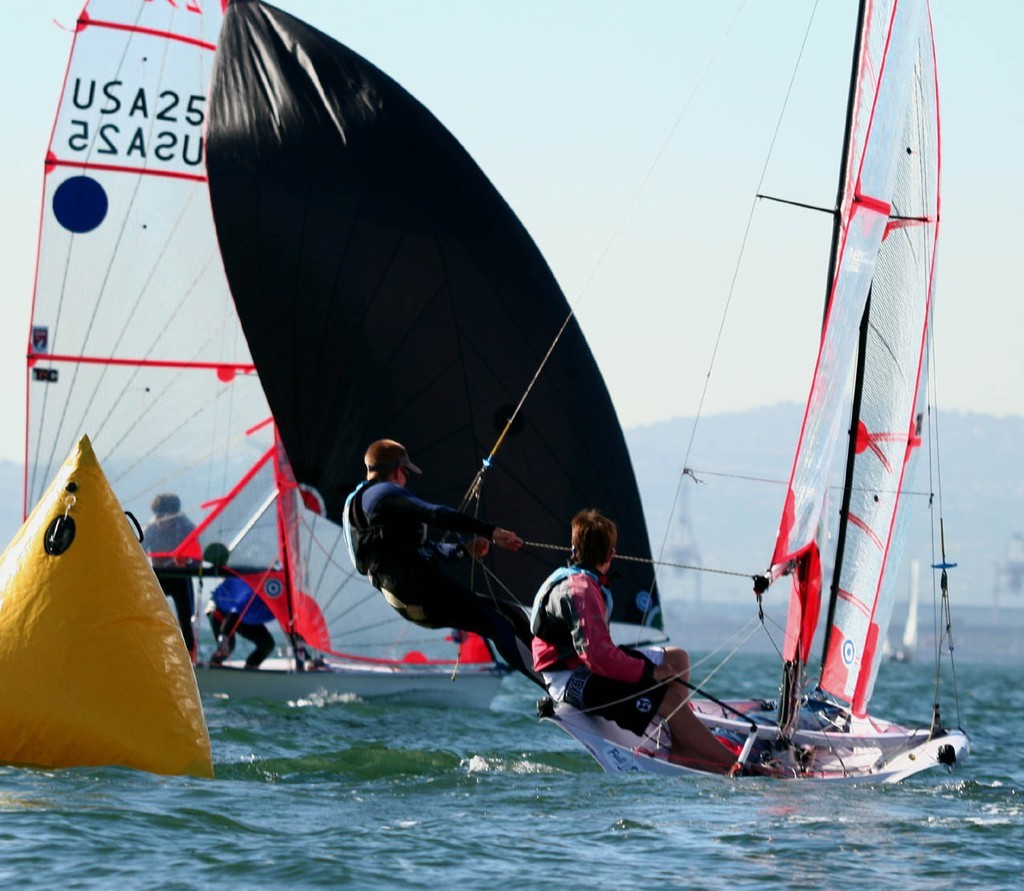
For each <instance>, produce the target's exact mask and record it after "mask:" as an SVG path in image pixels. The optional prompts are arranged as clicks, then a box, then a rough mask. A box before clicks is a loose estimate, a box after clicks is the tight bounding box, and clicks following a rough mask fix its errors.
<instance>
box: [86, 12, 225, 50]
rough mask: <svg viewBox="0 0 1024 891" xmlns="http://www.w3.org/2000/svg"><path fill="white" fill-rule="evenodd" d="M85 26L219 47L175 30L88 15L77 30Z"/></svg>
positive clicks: (204, 47)
mask: <svg viewBox="0 0 1024 891" xmlns="http://www.w3.org/2000/svg"><path fill="white" fill-rule="evenodd" d="M84 28H110V29H112V30H114V31H130V32H131V33H133V34H147V35H149V36H150V37H162V38H164V39H166V40H177V41H179V42H180V43H187V44H189V45H191V46H198V47H200V48H202V49H208V50H210V51H211V52H213V51H214V50H216V49H217V44H215V43H210V42H208V41H206V40H200V39H199V38H198V37H186V36H185V35H184V34H175V33H174V32H173V31H159V30H157V29H156V28H141V27H139V26H138V25H125V24H122V23H121V22H105V21H102V20H100V19H91V18H89V17H88V16H87V15H86V16H82V17H81V18H80V19H79V20H78V29H77V30H79V31H81V30H83V29H84Z"/></svg>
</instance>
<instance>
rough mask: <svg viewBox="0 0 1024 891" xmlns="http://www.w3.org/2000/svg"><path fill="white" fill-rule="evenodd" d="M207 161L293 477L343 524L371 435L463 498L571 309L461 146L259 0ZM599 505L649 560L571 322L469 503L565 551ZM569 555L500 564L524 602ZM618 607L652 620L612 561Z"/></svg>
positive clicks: (232, 64)
mask: <svg viewBox="0 0 1024 891" xmlns="http://www.w3.org/2000/svg"><path fill="white" fill-rule="evenodd" d="M207 168H208V172H209V187H210V194H211V199H212V203H213V210H214V218H215V222H216V227H217V234H218V238H219V240H220V245H221V253H222V256H223V260H224V266H225V270H226V272H227V275H228V280H229V282H230V286H231V290H232V293H233V296H234V299H235V303H236V305H237V307H238V313H239V316H240V318H241V321H242V326H243V329H244V331H245V334H246V338H247V339H248V341H249V346H250V349H251V352H252V356H253V360H254V362H255V364H256V367H257V369H258V371H259V376H260V380H261V382H262V384H263V387H264V389H265V391H266V394H267V399H268V401H269V403H270V406H271V409H272V411H273V414H274V419H275V422H276V424H277V427H278V430H279V432H280V436H281V439H282V441H283V443H284V447H285V449H286V450H287V453H288V456H289V459H290V461H291V465H292V468H293V470H294V473H295V476H296V478H297V480H298V482H299V483H300V484H303V485H306V486H309V487H312V488H315V489H316V490H317V492H319V494H320V496H321V497H322V499H323V502H324V505H325V510H326V515H327V517H328V518H330V519H333V520H335V521H340V518H341V513H342V507H343V504H344V499H345V496H346V494H347V492H348V491H349V490H350V489H351V488H352V487H353V486H354V485H355V484H356V483H357V482H358V481H359V479H361V478H362V475H363V466H362V455H363V452H364V450H365V448H366V446H367V444H368V443H369V442H371V441H373V440H375V439H377V438H380V437H392V438H395V439H398V440H400V441H401V442H403V443H404V444H405V445H406V446H407V447H408V448H409V450H410V453H411V454H412V457H413V460H415V461H416V463H417V464H419V465H420V466H421V467H422V468H423V469H424V471H425V472H424V475H423V476H422V478H417V479H416V481H415V484H414V488H415V490H416V492H417V494H419V495H421V496H422V497H425V498H427V499H430V500H433V501H438V502H442V503H448V504H458V503H459V502H460V500H461V499H462V497H463V495H464V494H465V492H466V490H467V486H468V484H469V483H470V482H471V480H472V479H473V477H474V475H475V474H476V472H477V470H478V468H479V467H480V466H481V460H482V459H483V458H485V457H486V456H487V455H488V454H489V453H490V452H491V449H492V447H493V446H494V444H495V442H496V441H497V439H498V437H499V435H500V434H501V432H502V430H503V429H504V428H505V425H506V421H507V420H508V419H509V418H510V417H511V416H512V413H513V411H514V408H515V406H516V404H517V403H518V402H519V400H520V398H521V396H522V395H523V393H524V392H525V390H526V388H527V385H528V384H529V382H530V380H531V378H532V377H533V375H534V373H535V372H536V371H537V369H538V367H540V365H541V362H542V359H543V357H544V355H545V353H546V352H547V350H548V348H549V347H550V345H551V344H552V342H553V341H554V339H555V337H556V334H557V332H558V331H559V329H560V327H561V326H562V324H563V322H564V321H565V319H566V317H567V316H568V314H569V306H568V303H567V301H566V300H565V297H564V296H563V294H562V292H561V290H560V288H559V287H558V284H557V283H556V281H555V278H554V276H553V275H552V273H551V271H550V269H549V268H548V266H547V264H546V262H545V261H544V258H543V257H542V256H541V254H540V251H539V250H538V249H537V247H536V245H535V244H534V243H533V241H532V239H531V238H530V236H529V235H528V233H527V232H526V230H525V229H524V228H523V226H522V224H521V223H520V222H519V220H518V219H517V218H516V216H515V214H514V213H513V212H512V210H511V209H510V208H509V206H508V205H507V204H506V203H505V201H504V200H503V199H502V198H501V196H500V195H499V194H498V192H497V191H496V190H495V188H494V187H493V186H492V185H491V183H490V182H489V181H488V179H487V178H486V176H485V175H484V174H483V173H482V171H481V170H480V168H479V167H478V166H477V165H476V163H475V162H474V161H473V160H472V158H470V156H469V155H468V153H467V152H466V151H465V150H464V149H463V148H462V146H460V145H459V143H458V142H457V141H456V140H455V138H454V137H453V136H452V135H451V134H450V133H449V132H448V131H447V130H446V129H445V128H444V127H443V126H442V125H441V124H440V123H439V122H438V121H437V120H436V119H435V118H434V116H433V115H432V114H431V113H430V112H429V111H427V109H426V108H424V107H423V105H421V104H420V103H419V102H418V101H417V100H415V99H414V98H413V97H412V96H410V95H409V94H408V93H407V92H406V91H405V90H404V89H403V88H402V87H400V86H399V85H398V84H397V83H395V82H394V81H393V80H391V79H390V78H389V77H388V76H387V75H385V74H383V73H382V72H381V71H379V70H378V69H377V68H375V67H374V66H373V65H371V64H370V63H369V62H367V61H366V60H365V59H363V58H361V57H360V56H358V55H357V54H355V53H354V52H352V51H351V50H349V49H348V48H346V47H345V46H343V45H341V44H340V43H338V42H337V41H335V40H333V39H332V38H330V37H328V36H326V35H324V34H322V33H320V32H319V31H317V30H315V29H314V28H312V27H310V26H309V25H307V24H305V23H303V22H301V21H299V20H298V19H295V18H294V17H292V16H290V15H287V14H286V13H283V12H281V11H280V10H278V9H275V8H274V7H272V6H269V5H267V4H265V3H261V2H255V0H240V2H239V0H235V2H232V3H231V4H230V5H229V7H228V9H227V12H226V16H225V20H224V25H223V29H222V31H221V36H220V42H219V47H218V53H217V60H216V63H215V69H214V75H213V85H212V89H211V96H210V116H209V125H208V143H207ZM582 507H596V508H598V509H600V510H602V511H603V512H605V513H606V514H608V515H609V516H611V517H613V518H614V519H615V520H616V521H617V522H618V523H619V526H620V539H619V546H618V550H619V551H620V553H622V554H627V555H635V556H638V557H641V558H645V557H649V556H650V545H649V541H648V537H647V531H646V527H645V524H644V519H643V513H642V509H641V504H640V498H639V494H638V492H637V488H636V481H635V478H634V474H633V470H632V466H631V463H630V459H629V455H628V452H627V450H626V445H625V441H624V438H623V435H622V431H621V428H620V426H619V423H618V420H617V417H616V414H615V409H614V407H613V405H612V402H611V399H610V397H609V395H608V392H607V389H606V387H605V384H604V382H603V380H602V378H601V374H600V372H599V370H598V368H597V365H596V363H595V361H594V358H593V356H592V355H591V353H590V350H589V348H588V346H587V344H586V341H585V339H584V337H583V334H582V333H581V331H580V329H579V326H578V325H577V324H576V322H575V320H574V319H573V320H571V321H570V322H569V324H568V326H567V327H566V329H565V332H564V333H563V334H562V336H561V339H560V341H559V342H558V345H557V347H556V349H555V350H554V352H553V353H552V355H551V358H550V360H549V361H548V363H547V365H546V366H545V368H544V371H543V373H542V374H541V376H540V378H539V379H538V380H537V382H536V384H535V386H534V388H533V390H532V391H531V394H530V396H529V398H528V399H527V400H526V402H525V405H524V407H523V410H522V412H521V413H520V414H519V415H518V416H517V418H516V421H515V423H514V424H513V426H512V427H511V429H510V431H509V433H508V436H507V438H506V439H505V440H504V442H503V445H502V447H501V449H500V450H499V451H498V453H497V455H496V458H495V460H494V462H493V466H492V467H491V468H490V469H489V470H488V472H487V473H486V475H485V481H484V485H483V487H482V494H481V499H480V502H479V509H480V513H481V516H483V517H484V518H485V519H488V520H489V521H491V522H497V523H499V524H500V525H502V526H506V527H508V528H511V529H514V530H515V531H517V532H518V533H519V534H520V535H522V536H523V537H524V538H526V539H527V540H533V541H536V542H541V543H552V544H561V545H566V546H567V545H568V527H569V520H570V519H571V517H572V515H573V514H574V513H575V512H576V511H577V510H579V509H580V508H582ZM564 558H565V554H564V553H559V552H558V551H554V550H547V549H539V548H528V549H526V551H524V552H522V553H519V554H514V555H510V554H506V553H498V554H494V555H493V559H494V569H495V572H496V574H497V576H498V578H500V579H501V581H502V583H503V584H504V585H505V586H507V588H508V589H509V590H510V591H512V593H514V594H515V595H516V597H518V598H519V599H520V600H522V601H524V602H526V601H529V600H531V599H532V597H533V593H534V591H535V590H536V588H537V585H538V584H539V583H540V581H541V580H542V579H543V578H544V577H545V575H546V574H547V573H548V572H549V571H550V569H551V568H552V567H554V566H555V565H558V564H559V563H560V562H562V561H563V560H564ZM620 571H621V572H622V575H623V577H622V578H620V579H618V580H617V581H616V582H615V587H616V589H617V602H616V606H615V612H614V615H613V619H614V620H615V621H620V622H629V623H632V624H647V625H653V626H655V627H659V628H660V627H661V615H660V609H659V608H658V604H657V597H656V594H655V592H654V583H653V571H652V569H651V568H650V566H646V565H644V564H642V563H630V564H625V563H624V564H622V565H621V567H620Z"/></svg>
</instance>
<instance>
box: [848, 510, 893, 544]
mask: <svg viewBox="0 0 1024 891" xmlns="http://www.w3.org/2000/svg"><path fill="white" fill-rule="evenodd" d="M846 517H847V520H848V521H849V522H850V523H852V524H853V525H854V526H856V527H857V528H858V529H860V531H861V532H863V533H864V534H865V535H866V536H867V537H868V540H869V541H870V542H871V543H872V544H873V545H874V546H875V547H876V548H878V550H880V551H881V550H882V549H883V547H884V546H883V545H882V540H881V539H880V538H879V537H878V536H877V535H876V534H875V533H874V530H872V528H871V527H870V526H869V525H868V524H867V523H865V522H864V520H862V519H861V518H860V517H858V516H857V515H856V514H853V513H848V514H847V515H846Z"/></svg>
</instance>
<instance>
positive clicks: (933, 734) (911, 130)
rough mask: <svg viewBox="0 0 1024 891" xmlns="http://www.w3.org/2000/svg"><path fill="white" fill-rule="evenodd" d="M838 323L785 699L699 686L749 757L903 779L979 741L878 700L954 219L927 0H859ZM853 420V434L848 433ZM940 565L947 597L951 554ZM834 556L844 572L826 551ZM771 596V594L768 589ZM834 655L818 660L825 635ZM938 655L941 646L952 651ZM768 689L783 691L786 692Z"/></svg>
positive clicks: (605, 735) (812, 406) (819, 398)
mask: <svg viewBox="0 0 1024 891" xmlns="http://www.w3.org/2000/svg"><path fill="white" fill-rule="evenodd" d="M834 220H835V225H834V233H833V244H832V250H831V255H830V259H829V273H828V291H827V295H826V313H825V321H824V325H823V329H822V333H821V341H820V345H819V351H818V358H817V362H816V366H815V369H814V374H813V379H812V383H811V389H810V395H809V397H808V400H807V406H806V410H805V413H804V417H803V425H802V429H801V431H800V436H799V440H798V446H797V451H796V455H795V458H794V462H793V469H792V474H791V477H790V480H789V485H788V488H787V494H786V498H785V503H784V508H783V511H782V518H781V521H780V524H779V527H778V534H777V539H776V543H775V549H774V553H773V555H772V558H771V562H770V568H769V569H768V571H767V572H766V573H765V575H764V576H763V577H761V578H760V579H759V580H758V583H757V589H758V593H759V596H760V594H762V593H764V592H765V591H767V590H768V589H769V587H770V585H771V584H773V583H775V582H777V581H779V580H780V579H782V578H785V577H788V578H789V579H791V581H792V593H791V595H790V606H789V615H788V621H787V628H786V633H785V640H784V644H783V647H782V658H783V667H782V686H781V696H780V700H779V702H778V704H777V705H776V704H775V703H774V702H770V701H769V699H768V698H766V699H765V700H763V701H720V700H710V699H699V700H697V699H695V700H694V701H693V707H694V709H695V711H696V713H697V714H698V716H699V717H700V718H701V720H702V721H703V722H704V723H705V724H706V725H707V726H709V727H711V728H713V729H715V730H716V731H718V732H719V733H722V734H724V735H727V736H728V735H731V736H732V738H733V739H735V740H738V741H739V742H740V743H741V745H742V748H741V749H740V758H741V760H744V761H745V760H746V759H748V758H749V757H751V753H752V752H753V753H757V754H761V753H763V752H764V751H767V752H768V753H769V754H770V755H771V762H772V765H773V771H774V773H775V775H778V776H783V777H788V778H794V779H815V780H838V781H869V782H895V781H898V780H901V779H903V778H905V777H908V776H910V775H912V774H915V773H918V772H919V771H922V770H925V769H927V768H930V767H934V766H937V765H942V766H947V767H952V766H954V765H957V764H959V763H960V762H961V761H962V760H963V759H964V758H965V757H966V755H967V752H968V750H969V742H968V738H967V735H966V733H965V732H964V731H963V730H961V729H957V728H949V727H947V726H945V725H944V724H943V723H942V718H941V716H940V713H939V706H938V690H937V689H936V690H935V691H934V694H935V695H934V702H935V705H934V708H933V709H932V708H931V707H932V702H933V698H932V691H928V694H927V707H928V708H929V709H930V710H931V714H930V716H928V717H926V719H925V720H924V722H923V723H922V724H921V725H919V726H916V727H904V726H900V725H898V724H895V723H891V722H889V721H886V720H882V719H880V718H877V717H873V716H871V715H870V714H869V713H868V706H869V703H870V701H871V696H872V693H873V691H874V688H875V682H876V679H877V674H878V669H879V663H880V662H881V661H882V660H881V657H882V648H883V647H882V645H883V642H884V640H885V634H886V629H887V628H888V624H889V617H890V612H891V610H892V603H893V599H894V597H895V579H896V576H897V572H896V570H897V568H898V565H899V558H900V551H901V547H902V537H903V529H904V523H905V520H906V517H907V510H906V507H907V505H906V504H905V501H906V498H905V497H904V493H905V492H906V491H907V489H908V488H909V482H910V479H911V474H912V471H913V464H914V460H915V458H916V456H917V455H918V453H919V452H921V450H922V449H921V447H922V444H923V437H924V435H925V431H924V429H923V427H924V425H923V418H924V412H925V407H926V406H925V378H926V365H927V357H928V346H929V328H930V324H931V320H932V312H933V297H934V281H935V258H936V240H937V234H938V228H939V113H938V87H937V83H936V76H935V51H934V45H933V39H932V24H931V14H930V10H929V8H928V4H927V0H864V2H862V3H861V4H860V13H859V16H858V24H857V36H856V41H855V58H854V65H853V76H852V84H851V89H850V98H849V106H848V115H847V131H846V139H845V145H844V153H843V159H842V166H841V174H840V185H839V190H838V197H837V202H836V208H835V210H834ZM844 424H848V428H849V431H850V435H849V436H848V437H845V438H844V437H843V436H842V432H843V430H844V429H846V428H844ZM844 440H845V441H846V442H848V449H847V456H846V465H845V466H846V471H845V478H844V482H843V486H842V491H843V499H842V504H841V507H840V512H839V524H838V529H837V531H836V535H835V551H834V553H828V554H826V553H824V551H825V541H824V537H823V536H822V530H823V529H825V528H826V527H827V525H828V524H827V522H826V521H825V520H823V517H825V516H826V514H825V511H826V506H827V498H826V496H827V494H828V489H829V484H830V482H831V476H830V472H831V468H832V466H833V446H834V445H835V444H836V443H837V442H840V441H844ZM944 560H945V558H944V557H943V562H942V563H940V564H939V565H938V566H937V567H936V569H937V570H938V571H939V572H941V580H942V581H941V587H942V591H943V603H944V604H945V605H946V606H948V602H947V600H946V597H945V594H946V584H945V582H946V569H948V568H949V567H948V566H947V565H946V564H945V562H944ZM826 564H828V565H831V566H832V567H833V570H832V577H831V580H829V579H827V578H823V570H822V567H823V565H826ZM767 596H770V594H769V595H767ZM819 631H820V634H821V636H822V637H823V638H824V645H823V651H822V656H821V660H820V668H819V670H818V671H817V672H816V673H812V671H811V670H810V669H809V667H808V663H809V661H810V660H811V659H812V641H813V640H814V639H815V635H816V632H819ZM937 656H938V653H937ZM769 696H770V697H771V698H772V699H774V692H772V693H770V694H769ZM553 720H554V721H555V722H556V723H558V724H559V725H560V726H561V727H563V728H564V729H565V730H567V731H568V732H569V733H571V734H572V735H574V736H575V737H577V738H578V739H580V740H581V741H582V742H583V743H584V744H585V745H586V747H587V748H588V749H589V750H590V751H591V753H592V754H593V755H594V756H595V757H596V758H597V760H598V761H599V762H600V763H601V764H602V765H603V766H604V767H605V768H606V769H608V770H623V771H635V770H645V771H656V772H663V773H668V774H677V773H679V774H683V773H694V772H695V771H690V770H688V769H687V768H685V767H680V766H676V765H674V764H670V763H668V761H667V750H666V749H665V747H664V745H663V744H662V740H661V737H660V735H659V734H658V733H654V734H653V736H652V738H650V739H640V738H636V737H632V736H631V735H630V734H627V733H624V732H623V731H621V729H620V728H618V727H616V726H615V725H612V724H610V723H608V722H606V721H603V720H602V719H599V718H598V719H594V718H590V717H588V716H586V715H582V714H580V713H578V712H576V711H574V710H573V709H571V708H569V707H565V706H559V707H558V708H557V710H556V712H555V714H554V715H553Z"/></svg>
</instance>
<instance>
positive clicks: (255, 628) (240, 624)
mask: <svg viewBox="0 0 1024 891" xmlns="http://www.w3.org/2000/svg"><path fill="white" fill-rule="evenodd" d="M207 613H208V615H209V617H210V626H211V627H212V628H213V633H214V634H215V635H216V637H217V641H218V646H217V651H216V652H215V653H214V654H213V656H212V657H211V658H210V662H211V663H213V664H214V665H220V664H221V663H222V662H223V661H224V660H225V659H226V658H227V657H228V656H229V655H231V653H233V652H234V649H235V635H236V634H239V635H241V636H242V637H244V638H245V639H246V640H248V641H250V642H251V643H252V644H254V649H253V651H252V652H251V653H249V655H248V657H246V660H245V667H246V668H259V666H260V664H261V663H262V662H263V660H264V659H266V658H267V656H269V655H270V653H271V651H272V650H273V649H274V636H273V635H272V634H271V633H270V630H269V629H268V628H267V622H269V621H271V620H272V619H273V618H274V614H273V613H272V612H271V611H270V609H269V608H268V607H267V605H266V604H265V603H264V602H263V599H262V598H261V597H260V596H259V595H258V594H257V593H256V592H255V591H254V590H253V589H252V587H250V585H249V584H248V583H247V582H245V581H244V580H243V579H240V578H238V577H237V576H228V577H227V578H226V579H224V581H223V582H221V583H220V584H219V585H218V586H217V588H216V590H214V592H213V597H212V598H211V600H210V606H209V607H208V608H207Z"/></svg>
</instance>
